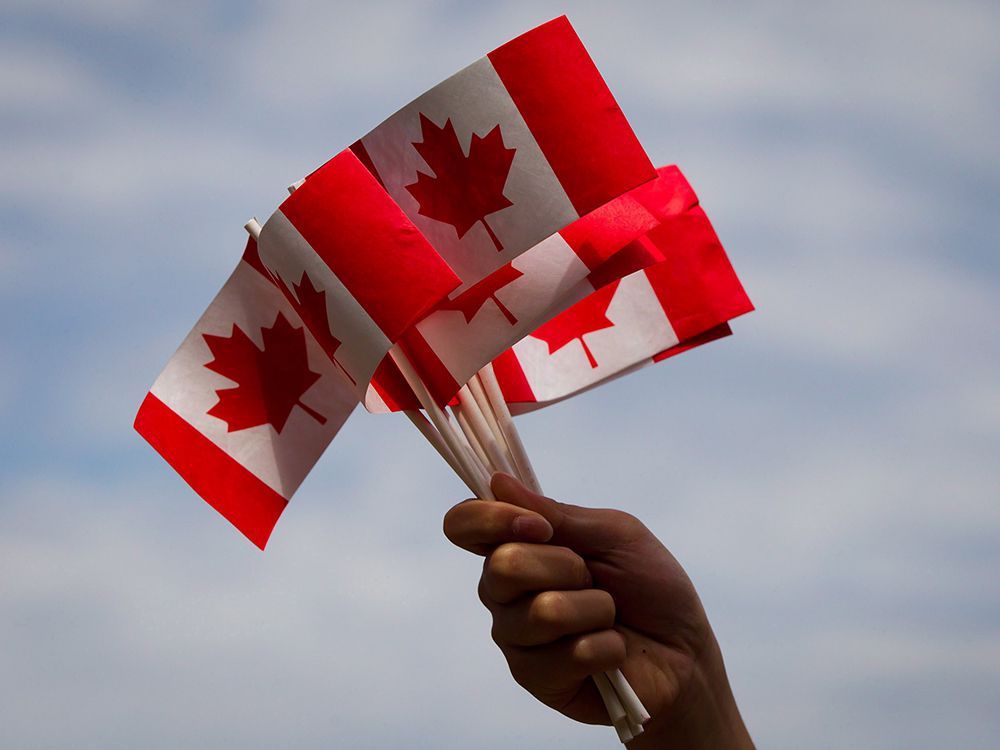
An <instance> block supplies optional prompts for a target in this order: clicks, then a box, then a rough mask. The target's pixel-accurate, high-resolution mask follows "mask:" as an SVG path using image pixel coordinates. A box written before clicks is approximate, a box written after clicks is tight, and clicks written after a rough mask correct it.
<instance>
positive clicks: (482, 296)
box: [439, 263, 524, 326]
mask: <svg viewBox="0 0 1000 750" xmlns="http://www.w3.org/2000/svg"><path fill="white" fill-rule="evenodd" d="M522 276H524V274H523V273H522V272H521V271H518V270H517V269H516V268H514V266H512V265H510V264H509V263H508V264H507V265H506V266H504V267H503V268H501V269H499V270H498V271H494V272H493V273H491V274H490V275H489V276H487V277H486V278H485V279H483V280H482V281H480V282H478V283H477V284H473V285H472V286H470V287H469V288H468V289H466V290H465V291H464V292H462V293H461V294H460V295H458V296H457V297H455V299H450V300H446V301H445V302H443V303H442V304H441V305H440V308H439V309H441V310H460V311H461V312H462V314H463V315H465V322H466V323H471V322H472V319H473V318H474V317H476V313H478V312H479V310H480V309H481V308H482V306H483V305H485V304H486V301H487V300H493V301H494V302H495V303H496V306H497V307H499V308H500V312H502V313H503V316H504V317H505V318H507V320H508V322H509V323H510V324H511V325H512V326H513V325H517V318H515V317H514V314H513V313H512V312H511V311H510V310H508V309H507V307H506V306H505V305H504V304H503V302H501V301H500V300H499V299H498V298H497V292H498V291H499V290H501V289H503V288H504V287H505V286H507V285H508V284H509V283H510V282H512V281H514V280H515V279H519V278H521V277H522Z"/></svg>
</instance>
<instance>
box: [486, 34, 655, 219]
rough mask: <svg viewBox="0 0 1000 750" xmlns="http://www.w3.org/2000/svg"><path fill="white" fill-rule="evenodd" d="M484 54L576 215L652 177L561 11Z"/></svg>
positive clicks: (594, 68)
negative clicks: (550, 19)
mask: <svg viewBox="0 0 1000 750" xmlns="http://www.w3.org/2000/svg"><path fill="white" fill-rule="evenodd" d="M489 59H490V62H491V63H492V64H493V67H494V68H495V69H496V71H497V74H498V75H499V76H500V79H501V80H502V81H503V84H504V86H505V87H506V89H507V91H508V93H510V96H511V98H512V99H513V100H514V104H515V105H516V106H517V108H518V110H520V112H521V116H522V117H523V118H524V120H525V122H527V124H528V128H529V129H530V130H531V133H532V135H533V136H534V138H535V140H536V141H537V142H538V145H539V146H540V147H541V149H542V152H543V153H544V154H545V158H546V159H547V160H548V162H549V164H550V165H551V167H552V169H553V171H554V172H555V173H556V176H557V177H558V178H559V182H560V183H561V184H562V186H563V189H564V190H565V191H566V194H567V195H568V196H569V199H570V201H571V202H572V204H573V206H574V208H576V211H577V213H578V214H580V215H581V216H583V215H584V214H586V213H588V212H590V211H592V210H594V209H595V208H597V207H598V206H600V205H602V204H604V203H606V202H607V201H608V200H609V199H610V198H613V197H615V196H617V195H621V194H622V193H624V192H625V191H627V190H629V189H631V188H633V187H635V186H636V185H638V184H639V183H641V182H645V181H646V180H649V179H652V178H653V177H655V176H656V172H655V170H654V169H653V165H652V163H650V161H649V157H648V156H646V152H645V151H643V148H642V146H641V145H640V144H639V141H638V139H637V138H636V137H635V133H634V132H633V131H632V128H631V126H630V125H629V124H628V121H627V120H626V119H625V115H623V114H622V111H621V109H620V108H619V107H618V103H617V102H616V101H615V99H614V97H613V96H612V95H611V92H610V91H609V90H608V87H607V84H605V82H604V79H603V78H601V74H600V73H599V72H598V71H597V67H596V66H595V65H594V62H593V60H591V59H590V55H588V54H587V50H586V49H584V47H583V44H582V42H581V41H580V38H579V37H578V36H577V35H576V32H575V31H574V30H573V27H572V26H570V23H569V21H568V20H567V19H566V17H565V16H561V17H559V18H556V19H555V20H553V21H549V22H548V23H546V24H542V25H541V26H539V27H538V28H535V29H532V30H531V31H529V32H527V33H526V34H522V35H521V36H519V37H517V38H516V39H513V40H512V41H510V42H508V43H507V44H505V45H503V46H502V47H500V48H498V49H496V50H494V51H493V52H491V53H490V54H489Z"/></svg>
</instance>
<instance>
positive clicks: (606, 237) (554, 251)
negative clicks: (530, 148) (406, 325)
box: [365, 166, 698, 411]
mask: <svg viewBox="0 0 1000 750" xmlns="http://www.w3.org/2000/svg"><path fill="white" fill-rule="evenodd" d="M697 205H698V199H697V196H696V195H695V193H694V191H693V190H692V189H691V186H690V185H689V184H688V182H687V180H686V179H685V178H684V176H683V175H682V174H681V172H680V170H679V169H678V168H677V167H675V166H668V167H663V168H661V169H660V170H658V174H657V178H656V179H655V180H651V181H650V182H647V183H644V184H642V185H640V186H639V187H636V188H633V189H632V190H631V191H629V192H628V193H625V194H624V195H621V196H619V197H618V198H615V199H613V200H611V201H609V202H608V203H606V204H605V205H603V206H601V207H600V208H598V209H596V210H594V211H592V212H590V213H589V214H587V215H586V216H584V217H582V218H580V219H578V220H577V221H575V222H573V223H572V224H570V225H569V226H567V227H564V228H563V229H561V230H560V231H559V232H557V233H556V234H554V235H552V236H551V237H548V238H547V239H545V240H543V241H542V242H540V243H539V244H538V245H536V246H535V247H533V248H531V249H530V250H528V251H527V252H525V253H524V254H522V255H521V256H519V257H518V258H515V259H514V260H513V261H511V262H510V263H508V264H507V265H506V266H504V267H502V268H501V269H499V270H497V271H494V272H493V273H492V274H490V275H489V276H488V277H487V278H486V279H484V280H482V281H481V282H479V283H478V284H475V285H473V286H472V287H470V288H468V289H466V290H465V291H464V292H462V293H461V294H460V295H458V296H457V297H454V298H452V299H448V300H446V301H444V302H442V303H441V304H439V305H438V306H437V308H436V309H435V310H434V311H433V312H432V313H430V314H429V315H428V316H427V317H425V318H423V319H422V320H420V321H419V322H418V323H417V324H416V326H415V328H414V330H412V331H409V332H407V334H406V335H405V336H404V339H403V341H404V343H405V345H406V347H407V350H408V351H409V352H410V356H411V359H412V360H413V361H414V362H415V363H416V365H417V367H418V369H420V370H421V371H422V372H423V373H424V377H425V380H426V381H427V383H428V385H429V387H430V390H431V392H432V393H433V394H434V395H435V396H437V397H438V399H439V400H441V401H442V402H443V401H445V400H447V399H448V398H450V397H451V396H452V395H453V394H454V393H455V391H457V389H458V387H459V386H460V384H462V383H465V382H467V381H468V379H469V378H470V377H471V376H472V375H473V374H475V373H476V371H477V370H479V368H480V367H482V366H483V365H484V364H485V363H486V362H489V361H491V360H493V359H494V358H496V357H498V356H500V354H502V353H503V352H504V351H505V350H506V349H507V348H508V347H510V346H512V345H513V344H515V343H516V342H517V341H520V340H521V339H522V338H524V336H526V335H527V334H529V333H531V331H533V330H534V329H536V328H537V327H538V326H539V325H541V324H542V323H544V322H545V321H547V320H549V319H550V318H552V317H553V316H555V315H557V314H558V313H560V312H562V311H563V310H565V309H567V308H569V307H571V306H572V305H573V304H574V303H576V302H578V301H580V300H582V299H584V298H585V297H587V296H588V295H590V294H592V293H593V292H594V291H595V289H599V288H600V287H602V286H605V285H607V284H609V283H611V282H613V281H617V280H618V279H620V278H622V277H623V276H626V275H628V274H630V273H632V272H634V271H636V270H638V269H641V268H644V267H645V266H647V265H651V264H654V263H658V262H660V261H661V260H662V259H663V255H662V253H661V252H660V251H659V250H657V249H656V248H655V246H653V245H652V244H651V243H649V242H647V241H646V240H645V237H646V236H647V235H648V234H649V233H650V232H653V231H654V230H656V229H657V228H658V227H660V226H661V225H662V224H664V223H666V222H670V221H673V220H676V219H677V218H678V217H681V216H683V215H685V214H686V213H688V212H690V211H692V210H695V209H697ZM637 241H638V242H637ZM692 283H698V282H696V281H695V280H692ZM365 405H366V407H367V408H368V409H369V410H370V411H385V410H396V409H399V408H416V404H415V401H414V399H413V396H412V394H410V393H409V389H408V388H407V387H406V384H405V382H404V381H403V380H402V377H401V376H400V375H399V374H398V373H397V372H396V371H395V368H394V366H393V364H392V363H391V362H386V363H383V366H381V367H380V368H379V369H378V371H377V373H376V377H375V380H374V382H373V383H372V388H371V389H370V391H369V393H368V395H367V397H366V401H365Z"/></svg>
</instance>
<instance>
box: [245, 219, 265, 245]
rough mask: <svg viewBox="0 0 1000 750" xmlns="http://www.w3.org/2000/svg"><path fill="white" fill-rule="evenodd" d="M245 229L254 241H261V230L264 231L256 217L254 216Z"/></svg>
mask: <svg viewBox="0 0 1000 750" xmlns="http://www.w3.org/2000/svg"><path fill="white" fill-rule="evenodd" d="M243 228H244V229H245V230H247V234H249V235H250V236H251V237H253V238H254V241H257V240H259V239H260V230H261V229H263V227H262V226H261V225H260V222H259V221H257V217H256V216H254V217H253V218H251V219H250V221H248V222H247V223H246V224H244V225H243Z"/></svg>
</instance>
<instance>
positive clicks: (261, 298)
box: [135, 240, 357, 549]
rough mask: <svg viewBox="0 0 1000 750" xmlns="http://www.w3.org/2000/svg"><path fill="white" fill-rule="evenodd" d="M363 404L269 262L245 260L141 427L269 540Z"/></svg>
mask: <svg viewBox="0 0 1000 750" xmlns="http://www.w3.org/2000/svg"><path fill="white" fill-rule="evenodd" d="M356 405H357V396H356V394H355V392H354V389H353V388H352V387H351V385H350V383H348V381H347V380H346V379H345V378H344V376H343V374H342V373H341V372H340V370H339V368H338V367H337V366H336V365H335V364H334V363H333V362H332V361H331V360H330V359H329V357H328V356H327V355H326V353H325V352H324V351H323V348H322V346H320V344H319V343H318V342H317V341H316V339H315V338H314V337H313V336H312V335H311V333H310V332H309V331H308V330H307V328H306V326H305V324H304V323H303V321H302V319H301V317H300V316H299V314H298V313H297V312H296V310H295V309H294V308H293V307H292V306H291V305H290V304H289V302H288V300H287V299H286V298H285V295H284V294H283V293H282V292H281V290H279V289H278V287H277V286H275V284H274V282H273V281H272V279H271V278H270V276H269V275H268V274H267V272H266V270H265V269H264V267H263V266H262V265H261V263H260V260H259V257H258V255H257V247H256V244H255V243H254V242H253V240H251V241H250V242H249V243H248V245H247V249H246V252H245V253H244V256H243V259H242V260H241V261H240V262H239V264H238V265H237V266H236V270H235V271H233V274H232V275H231V276H230V277H229V280H228V281H227V282H226V283H225V285H224V286H223V287H222V290H221V291H220V292H219V293H218V295H217V296H216V297H215V299H214V300H212V303H211V304H210V305H209V306H208V309H207V310H206V311H205V313H204V315H202V316H201V318H200V319H199V320H198V322H197V323H196V324H195V327H194V329H193V330H192V331H191V333H189V334H188V336H187V338H185V339H184V342H183V343H182V344H181V345H180V348H179V349H178V350H177V352H176V353H175V354H174V356H173V357H172V358H171V359H170V361H169V362H168V363H167V366H166V367H165V368H164V370H163V372H162V373H161V374H160V376H159V377H158V378H157V379H156V382H154V383H153V386H152V388H150V391H149V394H148V395H147V396H146V399H145V400H144V401H143V403H142V406H141V407H140V408H139V413H138V415H137V416H136V419H135V428H136V430H138V431H139V433H140V434H141V435H142V436H143V437H144V438H145V439H146V440H147V441H148V442H149V443H150V445H152V446H153V448H155V449H156V451H157V452H158V453H160V455H162V456H163V458H164V459H166V461H167V462H168V463H169V464H170V465H171V466H172V467H173V468H174V469H175V470H176V471H177V473H178V474H180V475H181V477H183V478H184V480H185V481H186V482H187V483H188V484H189V485H191V487H192V489H194V491H195V492H197V493H198V494H199V495H200V496H201V497H202V498H204V499H205V500H206V501H207V502H208V503H209V504H210V505H211V506H212V507H214V508H215V509H216V510H217V511H219V513H221V514H222V515H223V516H225V517H226V518H227V519H229V521H230V522H232V523H233V525H235V526H236V527H237V528H238V529H239V530H240V531H241V532H243V534H245V535H246V536H247V538H248V539H250V541H252V542H253V543H254V544H256V545H257V546H258V547H260V548H261V549H263V548H264V545H265V544H266V543H267V540H268V537H269V536H270V534H271V530H272V529H273V528H274V524H275V523H276V522H277V520H278V517H279V516H280V515H281V512H282V511H283V510H284V509H285V506H286V505H287V504H288V500H289V499H290V498H291V497H292V494H293V493H294V492H295V490H296V489H297V488H298V486H299V484H300V483H301V482H302V480H303V479H304V478H305V476H306V474H308V473H309V470H310V469H312V467H313V465H314V464H315V463H316V461H317V460H318V459H319V457H320V455H321V454H322V453H323V451H324V449H325V448H326V446H327V445H328V444H329V442H330V441H331V440H332V439H333V437H334V435H336V434H337V432H338V430H340V428H341V426H342V425H343V424H344V422H345V421H346V420H347V417H348V416H349V415H350V414H351V412H352V411H353V410H354V407H355V406H356Z"/></svg>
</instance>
